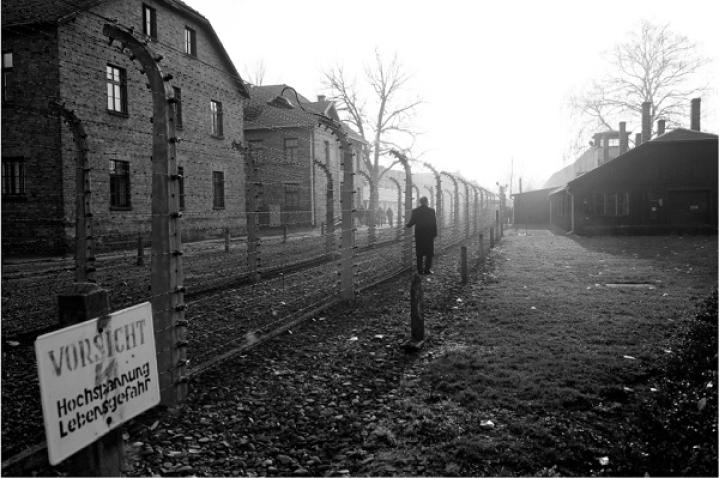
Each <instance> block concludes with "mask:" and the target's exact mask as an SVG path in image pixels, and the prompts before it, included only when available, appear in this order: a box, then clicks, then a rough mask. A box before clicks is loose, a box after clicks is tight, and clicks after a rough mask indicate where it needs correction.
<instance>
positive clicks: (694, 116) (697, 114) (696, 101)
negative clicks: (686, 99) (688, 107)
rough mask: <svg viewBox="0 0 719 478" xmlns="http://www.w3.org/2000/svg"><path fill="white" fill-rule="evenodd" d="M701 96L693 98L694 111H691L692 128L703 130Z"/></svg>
mask: <svg viewBox="0 0 719 478" xmlns="http://www.w3.org/2000/svg"><path fill="white" fill-rule="evenodd" d="M701 104H702V99H701V98H692V113H691V126H690V128H691V129H692V130H694V131H701V124H700V119H701Z"/></svg>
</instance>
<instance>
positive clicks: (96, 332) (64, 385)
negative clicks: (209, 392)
mask: <svg viewBox="0 0 719 478" xmlns="http://www.w3.org/2000/svg"><path fill="white" fill-rule="evenodd" d="M35 355H36V357H37V367H38V375H39V379H40V394H41V396H42V412H43V417H44V419H45V435H46V438H47V449H48V455H49V460H50V464H52V465H56V464H57V463H59V462H61V461H62V460H64V459H65V458H67V457H68V456H70V455H72V454H73V453H75V452H77V451H79V450H81V449H82V448H84V447H86V446H87V445H89V444H91V443H92V442H94V441H95V440H97V439H98V438H100V437H101V436H103V435H105V434H106V433H107V432H109V431H110V430H112V429H113V428H116V427H117V426H119V425H120V424H122V423H123V422H125V421H127V420H129V419H130V418H132V417H134V416H136V415H138V414H140V413H142V412H143V411H145V410H147V409H149V408H152V407H153V406H155V405H157V404H158V403H159V402H160V387H159V381H158V374H157V359H156V355H155V336H154V331H153V327H152V308H151V306H150V303H149V302H145V303H143V304H139V305H136V306H133V307H130V308H127V309H124V310H121V311H118V312H115V313H113V314H111V315H110V317H109V320H108V319H102V320H99V319H93V320H88V321H85V322H82V323H79V324H76V325H72V326H70V327H66V328H64V329H61V330H58V331H55V332H52V333H49V334H45V335H42V336H40V337H38V338H37V340H36V341H35Z"/></svg>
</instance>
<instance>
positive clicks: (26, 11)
mask: <svg viewBox="0 0 719 478" xmlns="http://www.w3.org/2000/svg"><path fill="white" fill-rule="evenodd" d="M109 1H112V0H62V1H56V0H2V26H3V28H8V27H12V26H19V25H31V24H37V23H61V22H64V21H66V20H68V19H71V18H73V17H74V16H75V15H77V14H78V13H81V12H84V11H86V10H89V9H90V8H92V7H95V6H97V5H100V4H102V3H105V2H109ZM158 1H160V2H163V3H164V4H165V5H167V6H168V7H169V8H171V9H173V10H175V11H177V12H179V13H180V14H183V15H185V16H186V17H189V18H191V19H193V20H195V21H196V22H197V23H198V24H200V25H201V26H202V27H204V28H205V30H207V33H209V37H210V39H211V40H212V41H213V42H214V43H215V46H216V47H217V49H218V50H219V53H220V57H222V59H223V60H224V61H225V64H226V66H227V68H228V69H229V70H230V74H231V75H232V76H233V78H234V82H235V84H236V86H237V90H238V91H239V93H240V94H241V95H242V96H244V97H245V98H248V97H249V95H248V93H247V88H246V87H245V83H244V81H242V78H241V77H240V74H239V72H238V71H237V68H235V65H234V64H233V63H232V60H231V59H230V56H229V55H228V54H227V50H225V47H224V45H223V44H222V42H221V41H220V38H219V37H218V36H217V33H216V32H215V29H214V28H212V24H211V23H210V21H209V20H208V19H207V18H205V17H204V16H203V15H202V14H201V13H199V12H198V11H197V10H195V9H193V8H191V7H190V6H188V5H187V4H186V3H185V2H182V1H180V0H158Z"/></svg>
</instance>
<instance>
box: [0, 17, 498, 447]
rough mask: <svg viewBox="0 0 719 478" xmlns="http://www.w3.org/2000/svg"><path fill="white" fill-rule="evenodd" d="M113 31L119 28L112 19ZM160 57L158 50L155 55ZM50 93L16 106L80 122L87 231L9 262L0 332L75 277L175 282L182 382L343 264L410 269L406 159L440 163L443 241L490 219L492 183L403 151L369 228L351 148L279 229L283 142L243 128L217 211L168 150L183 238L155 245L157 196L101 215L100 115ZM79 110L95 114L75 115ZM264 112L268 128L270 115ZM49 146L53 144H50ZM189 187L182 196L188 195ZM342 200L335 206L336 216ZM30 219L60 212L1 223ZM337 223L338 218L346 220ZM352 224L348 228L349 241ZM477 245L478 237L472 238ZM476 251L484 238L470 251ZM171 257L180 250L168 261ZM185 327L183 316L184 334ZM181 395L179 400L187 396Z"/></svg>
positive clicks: (152, 289)
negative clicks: (387, 196)
mask: <svg viewBox="0 0 719 478" xmlns="http://www.w3.org/2000/svg"><path fill="white" fill-rule="evenodd" d="M26 28H30V27H26ZM114 28H115V29H116V28H117V27H114ZM113 31H114V32H115V33H116V34H117V30H113ZM42 33H43V34H46V33H45V32H42ZM126 33H127V32H126ZM129 34H130V35H131V34H132V33H131V32H130V33H129ZM90 41H98V42H100V41H102V42H103V43H104V42H106V41H107V37H106V36H104V35H98V37H96V38H91V39H90ZM128 44H129V42H125V43H123V45H121V51H125V47H126V46H127V45H128ZM125 53H129V50H127V51H125ZM95 56H96V57H97V58H96V59H98V60H102V61H106V60H105V59H104V58H101V57H100V56H97V55H95ZM153 61H158V59H157V57H155V58H153ZM163 81H164V82H165V83H166V86H165V88H164V90H167V91H163V94H164V95H165V99H166V100H167V101H168V103H169V104H170V105H172V104H173V103H172V99H173V96H172V93H171V92H168V91H171V88H170V89H169V90H168V87H169V86H171V84H172V78H171V76H169V77H168V76H165V77H164V78H163ZM43 100H44V101H45V104H47V105H48V106H47V107H45V108H43V107H39V106H38V103H37V102H36V101H33V102H28V103H26V104H25V105H16V107H17V108H20V109H24V110H26V111H31V112H32V113H33V114H36V115H40V116H43V117H45V118H46V119H47V120H48V121H51V120H52V118H55V117H56V115H57V114H58V111H60V113H59V114H61V115H63V116H64V117H65V119H66V120H67V121H68V124H69V125H70V127H71V129H72V130H73V132H76V131H81V133H79V134H75V136H74V137H75V143H74V148H76V151H77V153H78V163H77V168H78V176H77V177H78V179H77V182H76V186H75V188H76V190H75V191H73V192H74V193H76V195H77V196H78V197H81V198H82V199H81V200H78V201H77V205H78V206H77V209H76V213H75V216H74V217H72V216H71V217H69V218H67V219H66V221H65V222H64V224H63V227H64V228H66V229H67V228H72V229H74V228H76V227H77V231H84V232H83V233H80V232H77V233H75V234H72V236H74V240H75V241H76V244H75V245H76V248H75V249H76V252H75V257H74V258H69V257H64V258H53V259H52V260H44V261H40V260H27V261H16V262H14V263H13V264H10V265H8V266H5V267H4V269H5V270H4V271H3V277H2V282H3V284H2V285H3V333H4V336H5V339H6V340H8V339H12V338H13V337H20V336H34V335H37V334H38V333H39V332H40V331H48V330H51V329H54V328H57V327H58V319H57V310H56V300H57V296H58V295H59V294H60V293H62V291H63V289H65V288H66V287H67V286H68V285H69V284H71V283H73V282H79V281H91V282H95V283H97V284H98V285H100V286H102V287H104V288H106V289H107V290H108V291H109V294H110V300H111V304H112V306H113V309H121V308H125V307H128V306H130V305H133V304H135V303H138V302H143V301H151V302H152V301H156V300H158V299H163V300H164V299H166V297H167V294H168V293H169V294H171V295H172V296H173V297H174V299H173V300H171V301H166V302H165V303H164V305H163V307H162V309H161V310H160V309H157V310H158V311H159V312H161V313H167V314H176V316H175V318H174V319H173V321H172V324H171V331H170V333H171V334H172V335H173V337H174V338H175V339H174V340H175V343H174V345H173V346H176V347H177V346H179V347H181V348H182V353H181V354H179V355H175V356H174V358H173V359H172V362H173V363H172V364H171V367H172V368H173V370H174V369H175V368H176V369H177V372H176V376H175V378H174V380H175V381H176V382H178V381H179V382H181V383H186V377H187V376H188V375H192V374H194V373H200V372H202V371H203V370H205V369H207V368H208V367H210V366H212V365H214V364H216V363H218V362H219V361H220V360H222V359H225V358H227V357H229V356H231V355H232V354H234V353H238V352H239V351H241V350H245V349H246V348H247V347H251V346H253V345H255V344H256V343H258V342H260V341H262V340H263V338H267V337H270V336H272V334H273V333H276V332H277V331H278V330H285V329H287V328H288V327H292V326H294V324H295V323H296V322H297V321H298V320H300V319H302V318H303V317H304V316H307V315H308V314H312V313H316V312H317V311H319V310H321V309H323V308H325V307H327V306H329V305H331V304H333V303H336V302H338V301H340V300H343V299H347V298H348V297H347V296H346V291H347V284H346V283H344V284H343V282H342V279H343V278H346V277H348V276H347V275H348V274H349V277H351V283H352V287H351V290H352V293H353V294H357V293H361V292H362V291H363V290H365V289H367V288H368V287H371V286H372V285H374V284H377V283H379V282H382V281H384V280H387V279H388V278H391V277H393V276H396V275H397V274H400V273H402V272H404V271H406V270H409V269H411V268H412V258H413V257H414V251H413V249H412V248H413V247H414V243H413V241H412V240H411V234H412V232H411V230H408V229H406V228H405V227H404V224H405V223H406V221H407V219H408V214H409V212H410V210H411V208H412V206H413V205H416V203H417V199H418V196H419V195H421V194H423V190H422V187H420V186H418V185H416V184H414V183H413V179H412V177H413V176H412V171H411V169H410V165H411V166H413V167H415V168H416V169H420V170H421V169H422V168H424V169H426V170H427V171H430V172H431V173H432V174H433V176H434V177H435V184H434V185H433V186H428V185H425V186H424V189H425V190H427V191H428V193H429V196H430V197H431V204H432V205H433V206H435V208H436V210H437V215H438V223H439V237H438V250H439V251H440V252H441V251H443V250H447V249H450V248H451V247H453V246H457V245H460V244H469V243H472V242H473V241H477V238H478V235H479V234H481V233H483V234H484V237H485V238H486V237H488V233H487V231H488V229H489V227H491V226H493V225H494V220H495V214H496V211H497V210H498V208H499V198H498V197H497V196H496V195H494V194H492V193H490V192H489V191H487V190H484V189H482V188H481V187H479V186H477V185H473V184H471V183H470V182H469V181H468V180H466V179H464V178H461V177H460V176H459V175H456V174H451V173H448V172H445V171H442V172H441V173H440V172H438V171H437V170H436V169H435V168H434V167H433V166H432V165H431V164H430V163H420V162H417V161H412V160H411V159H409V158H404V162H403V166H404V168H403V169H404V171H403V172H404V175H405V181H404V184H401V183H400V181H398V180H397V179H396V178H394V177H387V178H385V179H384V180H383V181H384V183H385V184H390V185H392V186H394V187H395V188H396V190H397V208H396V217H395V223H394V226H393V227H387V228H383V227H380V228H379V230H377V231H373V233H371V232H370V230H369V227H368V226H367V225H365V224H362V223H361V222H360V221H358V220H357V212H356V210H355V207H354V206H355V202H356V201H354V200H352V199H351V198H352V195H353V194H354V193H355V188H354V184H353V182H352V181H351V180H348V176H347V174H354V175H358V176H361V177H364V179H365V180H366V181H369V178H368V177H366V175H362V172H361V171H352V172H350V173H348V170H347V168H346V167H345V165H346V162H347V156H345V158H344V159H342V158H334V159H335V160H334V161H331V162H329V163H323V162H321V161H318V160H314V162H313V164H312V165H310V166H309V167H311V168H313V170H315V172H317V173H318V174H324V175H325V178H326V181H325V183H324V184H323V185H324V191H317V194H316V196H318V197H322V196H324V204H323V207H322V208H316V209H306V208H302V207H294V208H291V209H284V210H282V209H281V210H280V211H279V223H280V224H281V230H278V229H277V228H272V227H269V224H268V223H269V222H270V221H269V217H268V216H269V215H270V214H273V212H270V211H269V210H268V209H267V204H268V203H267V201H266V200H264V199H263V196H265V195H266V194H267V191H270V190H272V189H277V188H278V187H281V186H283V185H284V184H285V181H283V180H281V179H272V178H268V177H267V176H266V175H263V174H262V168H263V165H266V164H277V163H281V162H283V161H285V151H284V150H282V149H279V148H273V147H267V148H265V149H264V151H263V154H264V159H263V161H262V162H259V161H256V160H255V158H254V157H253V155H252V154H251V151H250V150H248V149H247V148H246V147H244V146H243V145H242V144H241V142H236V143H233V145H232V147H228V148H226V151H225V153H226V154H227V156H228V157H232V158H240V159H241V160H242V161H241V163H242V168H241V170H240V171H241V175H242V177H243V179H244V180H243V181H242V183H243V185H242V187H236V188H228V189H225V191H224V198H223V199H224V203H225V204H226V205H227V207H225V209H224V210H223V212H222V213H219V212H212V211H209V212H208V208H207V207H202V201H203V200H204V201H205V204H207V203H208V202H211V199H212V198H207V197H195V198H193V197H192V196H191V195H187V197H182V194H183V191H181V189H180V185H181V184H183V185H184V180H185V178H186V177H187V176H186V175H183V174H182V172H181V171H180V170H179V166H178V165H177V164H176V163H172V164H171V165H170V169H169V170H168V171H167V172H165V173H164V176H165V180H166V181H168V184H174V186H173V188H174V189H173V191H174V192H173V193H172V194H171V196H173V197H174V199H173V201H175V202H174V203H173V204H174V205H172V206H170V209H169V210H167V211H166V213H164V214H165V217H166V218H167V219H168V220H170V221H175V222H176V225H175V226H172V227H171V228H170V229H171V230H172V231H174V235H175V237H176V239H175V242H174V243H173V244H172V247H171V248H170V249H168V250H167V251H165V252H161V253H158V252H157V251H155V250H154V248H153V246H157V242H158V239H157V237H156V235H155V234H154V229H155V226H152V216H153V215H154V214H155V213H154V212H152V213H151V212H150V210H149V209H143V210H146V212H147V214H146V216H144V217H141V216H142V215H141V214H138V215H136V216H137V218H136V219H135V220H134V223H132V224H131V225H129V226H125V227H124V228H119V227H118V226H116V225H112V224H109V225H108V224H103V223H101V222H99V220H98V216H99V214H97V213H95V214H94V215H93V212H94V211H93V210H92V207H91V206H92V201H91V199H92V197H93V196H92V194H97V193H98V192H99V191H110V190H111V184H110V182H111V180H110V177H109V175H108V174H107V171H106V168H105V167H104V166H105V165H106V164H107V154H106V152H105V151H104V150H103V149H102V146H101V145H99V144H98V143H97V142H96V141H95V138H93V137H92V133H91V131H93V130H96V129H97V128H98V127H99V126H102V124H101V123H100V122H98V121H96V120H94V119H92V118H82V117H77V116H75V115H74V113H72V110H71V109H68V107H71V105H62V104H59V103H53V102H57V101H58V100H59V98H53V97H46V98H43ZM50 105H52V106H50ZM68 113H71V114H68ZM73 117H74V119H73ZM146 119H147V125H148V127H147V129H145V130H143V129H134V130H132V131H131V132H130V133H131V135H132V136H133V137H134V138H135V139H134V141H136V142H137V143H139V144H140V145H142V146H143V147H145V148H147V151H148V154H147V156H150V155H151V154H150V151H151V145H152V137H153V135H152V128H151V121H150V120H151V119H152V117H151V116H147V118H146ZM78 124H79V125H82V124H85V125H87V127H85V128H83V129H78ZM266 126H267V127H268V128H270V129H271V128H272V125H269V124H268V125H266ZM88 131H89V132H90V133H88ZM167 141H168V144H170V145H172V147H173V148H175V147H176V148H177V149H178V150H182V149H183V148H189V147H193V146H197V145H192V139H191V138H182V137H181V135H179V134H178V135H176V134H171V135H170V137H169V138H168V140H167ZM299 142H300V146H301V147H303V148H306V149H307V150H310V146H311V145H310V140H309V139H306V138H300V139H299ZM48 149H51V147H50V146H48ZM295 166H303V165H295ZM350 169H351V168H350ZM80 170H81V171H80ZM80 173H81V174H80ZM135 174H136V176H135V178H136V180H137V182H138V183H139V184H143V185H146V187H145V188H144V189H143V188H139V187H138V188H135V190H134V191H133V195H134V196H133V197H135V198H142V197H143V195H145V198H146V197H147V196H149V192H150V190H152V191H153V194H155V189H154V187H152V188H151V187H150V185H151V184H152V179H153V176H154V174H155V173H153V172H152V171H151V169H150V168H149V167H147V168H144V169H139V170H138V171H136V172H135ZM340 177H342V180H340V179H339V178H340ZM335 178H337V180H335ZM336 183H338V186H339V187H338V188H336V187H335V185H336ZM460 183H462V184H463V185H464V195H462V194H461V192H460V186H459V185H460ZM318 184H322V183H318ZM181 197H182V199H183V200H185V202H184V206H183V204H182V203H181V201H180V198H181ZM145 201H146V199H145ZM140 202H142V201H141V200H140V201H138V203H140ZM80 204H82V205H83V208H82V209H80V207H79V205H80ZM335 210H338V211H340V212H341V214H340V215H339V216H336V215H335V212H334V211H335ZM318 211H320V212H324V213H325V218H324V220H323V221H321V223H320V224H319V227H318V224H317V223H316V222H315V223H311V222H308V221H307V220H306V218H308V217H311V216H313V215H315V214H316V213H317V212H318ZM371 214H374V211H372V212H371ZM208 215H209V216H210V219H208ZM27 221H35V222H43V221H46V222H48V223H50V222H54V221H57V218H56V217H46V218H43V217H38V216H36V217H32V218H22V217H6V218H4V220H3V222H4V227H8V225H9V226H10V227H12V225H13V223H15V224H17V225H19V224H20V223H22V222H27ZM335 226H339V230H337V229H336V227H335ZM166 227H167V226H166ZM280 231H281V232H280ZM348 231H349V232H350V233H351V235H350V236H349V238H350V239H349V242H348V236H347V233H348ZM375 233H376V234H375ZM485 240H486V239H485ZM348 245H349V247H350V251H349V253H348V252H347V247H348ZM29 247H32V244H30V245H29ZM471 250H472V251H477V248H476V247H474V248H472V249H471ZM479 256H480V253H479V252H476V253H475V254H474V255H473V257H479ZM167 260H171V261H173V262H172V265H170V264H169V263H167V262H166V261H167ZM163 261H164V262H163ZM158 262H161V263H163V264H165V266H164V267H166V268H167V269H168V270H169V269H173V270H174V271H176V272H178V271H179V273H178V276H177V277H176V279H175V280H174V282H172V286H171V289H172V290H170V291H158V290H157V287H156V285H157V277H156V274H158V272H157V267H158ZM348 269H349V270H348ZM343 274H344V276H343ZM177 329H181V332H180V333H179V334H177V333H176V330H177ZM4 365H6V375H5V376H6V377H7V379H8V380H13V379H17V380H22V381H25V380H28V379H32V377H33V376H34V374H30V375H28V374H27V370H12V364H4ZM7 367H10V369H9V370H8V368H7ZM4 378H5V377H4ZM35 386H36V384H35ZM180 395H181V396H182V395H184V393H181V394H180ZM181 396H180V397H179V398H178V400H181V399H182V397H181ZM36 405H37V407H36V410H35V411H34V413H31V415H30V416H29V417H27V421H28V422H29V423H30V427H29V429H28V430H32V431H28V433H29V434H30V435H32V436H34V437H36V439H35V438H32V439H31V440H35V441H41V439H42V416H41V414H40V406H39V403H37V404H36Z"/></svg>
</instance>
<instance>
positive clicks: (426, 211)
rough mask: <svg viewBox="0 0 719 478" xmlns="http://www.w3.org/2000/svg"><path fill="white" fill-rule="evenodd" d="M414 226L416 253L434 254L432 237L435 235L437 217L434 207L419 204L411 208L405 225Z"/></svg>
mask: <svg viewBox="0 0 719 478" xmlns="http://www.w3.org/2000/svg"><path fill="white" fill-rule="evenodd" d="M412 226H414V242H415V245H416V247H417V254H429V255H433V254H434V238H435V237H437V217H436V215H435V213H434V209H432V208H431V207H428V206H420V207H418V208H415V209H412V215H411V216H410V218H409V222H408V223H407V227H412Z"/></svg>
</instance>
